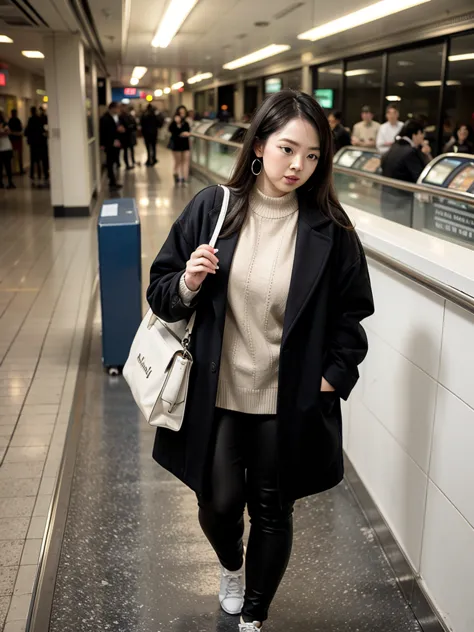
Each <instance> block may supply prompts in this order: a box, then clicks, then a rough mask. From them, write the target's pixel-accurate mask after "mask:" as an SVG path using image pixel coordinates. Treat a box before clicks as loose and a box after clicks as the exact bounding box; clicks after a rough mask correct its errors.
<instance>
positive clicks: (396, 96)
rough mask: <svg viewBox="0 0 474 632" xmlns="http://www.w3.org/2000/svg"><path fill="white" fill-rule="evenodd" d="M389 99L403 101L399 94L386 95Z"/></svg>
mask: <svg viewBox="0 0 474 632" xmlns="http://www.w3.org/2000/svg"><path fill="white" fill-rule="evenodd" d="M385 99H386V100H387V101H401V100H402V97H399V96H398V94H389V95H388V97H385Z"/></svg>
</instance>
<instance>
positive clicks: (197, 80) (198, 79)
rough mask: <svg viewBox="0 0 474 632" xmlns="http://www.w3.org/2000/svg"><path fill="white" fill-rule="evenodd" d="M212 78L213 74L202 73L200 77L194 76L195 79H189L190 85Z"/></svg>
mask: <svg viewBox="0 0 474 632" xmlns="http://www.w3.org/2000/svg"><path fill="white" fill-rule="evenodd" d="M211 78H212V72H201V73H200V74H198V75H194V77H189V79H188V83H199V82H200V81H205V80H206V79H211Z"/></svg>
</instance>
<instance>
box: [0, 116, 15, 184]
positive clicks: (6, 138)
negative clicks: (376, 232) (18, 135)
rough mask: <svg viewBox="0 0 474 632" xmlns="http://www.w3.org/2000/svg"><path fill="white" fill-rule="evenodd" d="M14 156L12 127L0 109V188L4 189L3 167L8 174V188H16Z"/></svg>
mask: <svg viewBox="0 0 474 632" xmlns="http://www.w3.org/2000/svg"><path fill="white" fill-rule="evenodd" d="M12 157H13V148H12V144H11V141H10V129H9V127H8V125H7V123H6V121H5V117H4V116H3V111H1V110H0V189H4V188H5V185H4V184H3V169H5V175H6V176H7V187H6V188H7V189H16V186H15V185H14V184H13V179H12Z"/></svg>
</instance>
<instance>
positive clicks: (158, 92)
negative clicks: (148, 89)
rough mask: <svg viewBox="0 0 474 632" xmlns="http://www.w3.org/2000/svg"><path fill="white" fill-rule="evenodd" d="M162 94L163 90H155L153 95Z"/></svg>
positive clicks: (160, 95)
mask: <svg viewBox="0 0 474 632" xmlns="http://www.w3.org/2000/svg"><path fill="white" fill-rule="evenodd" d="M162 96H163V90H155V97H162Z"/></svg>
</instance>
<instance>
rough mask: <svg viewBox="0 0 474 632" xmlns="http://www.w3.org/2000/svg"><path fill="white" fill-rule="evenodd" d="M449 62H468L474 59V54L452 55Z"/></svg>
mask: <svg viewBox="0 0 474 632" xmlns="http://www.w3.org/2000/svg"><path fill="white" fill-rule="evenodd" d="M448 59H449V61H467V60H468V59H474V53H464V54H463V55H450V56H449V57H448Z"/></svg>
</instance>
